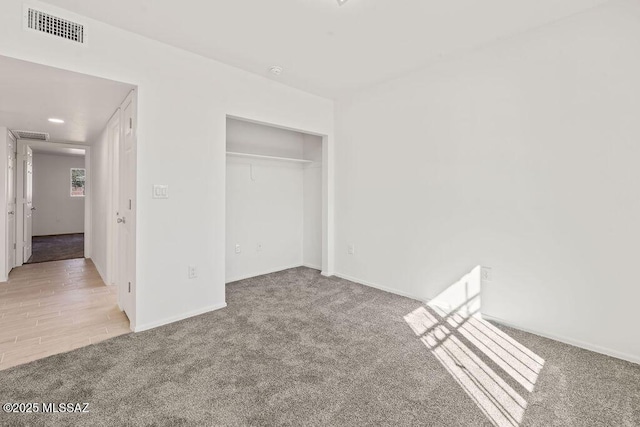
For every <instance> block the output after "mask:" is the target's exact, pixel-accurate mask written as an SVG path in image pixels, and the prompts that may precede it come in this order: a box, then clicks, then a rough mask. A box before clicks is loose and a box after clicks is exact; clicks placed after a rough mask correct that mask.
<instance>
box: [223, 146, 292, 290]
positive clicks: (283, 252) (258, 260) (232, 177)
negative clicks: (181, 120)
mask: <svg viewBox="0 0 640 427" xmlns="http://www.w3.org/2000/svg"><path fill="white" fill-rule="evenodd" d="M302 199H303V169H302V166H300V165H298V164H293V163H288V162H280V161H269V160H266V161H265V160H258V161H256V160H247V159H234V158H229V160H228V161H227V262H226V264H227V278H226V280H227V282H232V281H234V280H239V279H243V278H247V277H253V276H258V275H260V274H265V273H271V272H274V271H279V270H284V269H287V268H291V267H297V266H300V265H302V218H303V205H302ZM236 244H239V245H240V250H241V252H240V253H236V251H235V245H236ZM258 245H260V246H261V247H260V248H259V247H258Z"/></svg>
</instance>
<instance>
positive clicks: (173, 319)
mask: <svg viewBox="0 0 640 427" xmlns="http://www.w3.org/2000/svg"><path fill="white" fill-rule="evenodd" d="M226 306H227V303H226V302H222V303H218V304H214V305H210V306H208V307H203V308H200V309H197V310H192V311H189V312H187V313H182V314H178V315H175V316H171V317H167V318H165V319H162V320H156V321H153V322H149V323H146V324H144V325H142V326H138V325H136V326H134V327H132V329H133V331H134V332H142V331H147V330H149V329H153V328H157V327H159V326H164V325H168V324H169V323H174V322H178V321H180V320H184V319H187V318H189V317H194V316H199V315H201V314H205V313H209V312H211V311H216V310H220V309H221V308H225V307H226Z"/></svg>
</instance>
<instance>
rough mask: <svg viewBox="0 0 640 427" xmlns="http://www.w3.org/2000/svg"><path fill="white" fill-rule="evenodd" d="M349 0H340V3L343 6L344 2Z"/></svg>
mask: <svg viewBox="0 0 640 427" xmlns="http://www.w3.org/2000/svg"><path fill="white" fill-rule="evenodd" d="M346 2H347V0H338V4H339V5H340V6H342V5H343V4H345V3H346Z"/></svg>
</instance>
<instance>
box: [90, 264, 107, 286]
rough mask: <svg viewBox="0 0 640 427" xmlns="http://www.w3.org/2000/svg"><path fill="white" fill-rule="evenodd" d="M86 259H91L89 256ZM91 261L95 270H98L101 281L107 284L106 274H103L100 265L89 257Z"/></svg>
mask: <svg viewBox="0 0 640 427" xmlns="http://www.w3.org/2000/svg"><path fill="white" fill-rule="evenodd" d="M87 259H91V258H87ZM91 262H92V263H93V265H94V266H95V267H96V270H98V274H99V275H100V278H101V279H102V281H103V282H104V284H105V285H107V286H109V282H108V281H107V276H106V275H105V274H104V272H103V271H102V267H100V266H99V265H98V264H97V263H96V262H95V261H94V260H92V259H91Z"/></svg>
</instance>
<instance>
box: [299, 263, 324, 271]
mask: <svg viewBox="0 0 640 427" xmlns="http://www.w3.org/2000/svg"><path fill="white" fill-rule="evenodd" d="M302 266H303V267H307V268H312V269H314V270H318V271H321V270H322V267H320V266H319V265H313V264H309V263H303V264H302Z"/></svg>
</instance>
